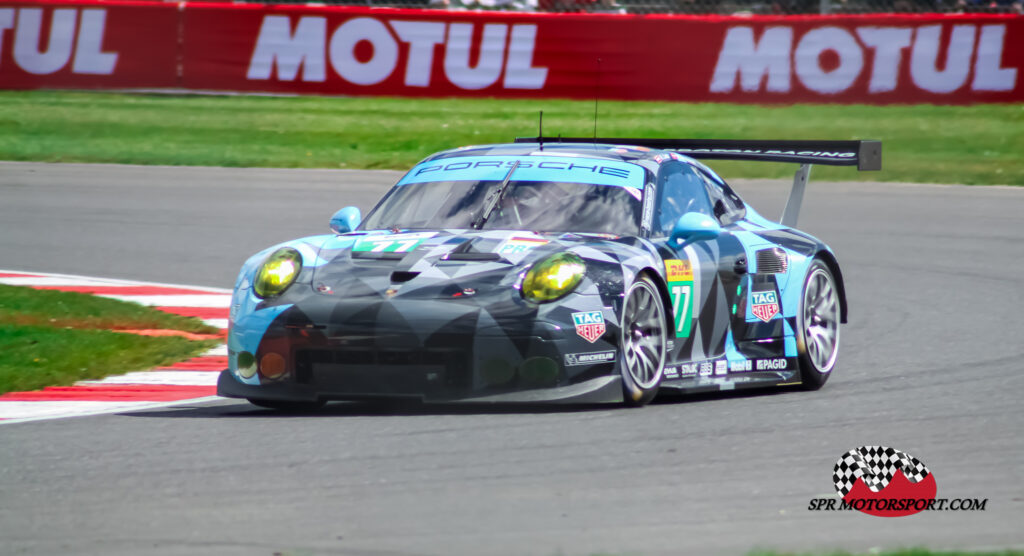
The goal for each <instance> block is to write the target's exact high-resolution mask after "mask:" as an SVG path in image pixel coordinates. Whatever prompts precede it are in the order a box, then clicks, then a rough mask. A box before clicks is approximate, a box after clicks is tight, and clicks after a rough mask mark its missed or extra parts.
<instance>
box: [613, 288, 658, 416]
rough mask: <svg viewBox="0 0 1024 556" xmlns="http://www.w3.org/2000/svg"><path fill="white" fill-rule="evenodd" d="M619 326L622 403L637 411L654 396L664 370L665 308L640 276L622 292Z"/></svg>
mask: <svg viewBox="0 0 1024 556" xmlns="http://www.w3.org/2000/svg"><path fill="white" fill-rule="evenodd" d="M619 322H620V324H621V326H620V328H619V330H620V332H619V334H620V337H619V351H620V352H621V355H620V356H619V368H620V369H621V372H622V399H623V401H624V402H625V403H626V405H628V406H633V407H639V406H642V405H645V404H647V403H648V402H650V401H651V400H653V399H654V396H656V395H657V394H658V387H659V385H661V375H662V371H663V370H664V367H665V337H666V329H667V327H666V324H665V323H666V321H665V306H664V303H663V302H662V300H661V295H660V294H659V293H658V288H657V286H655V285H654V282H652V281H651V279H650V278H648V277H646V276H643V277H641V278H640V279H639V280H637V281H636V282H634V283H633V285H632V286H630V287H629V289H628V290H626V295H625V297H624V298H623V302H622V318H621V319H620V321H619Z"/></svg>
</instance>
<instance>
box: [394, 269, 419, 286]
mask: <svg viewBox="0 0 1024 556" xmlns="http://www.w3.org/2000/svg"><path fill="white" fill-rule="evenodd" d="M419 275H420V273H419V272H410V271H408V270H396V271H394V272H392V273H391V283H392V284H401V283H402V282H408V281H409V280H412V279H413V278H415V277H417V276H419Z"/></svg>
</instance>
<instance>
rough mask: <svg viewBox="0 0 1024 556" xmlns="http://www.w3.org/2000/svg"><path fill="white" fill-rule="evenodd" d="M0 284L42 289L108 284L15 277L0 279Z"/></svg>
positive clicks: (66, 279) (48, 277)
mask: <svg viewBox="0 0 1024 556" xmlns="http://www.w3.org/2000/svg"><path fill="white" fill-rule="evenodd" d="M0 284H7V285H8V286H42V287H57V286H109V285H111V284H110V283H109V282H105V281H103V280H89V279H86V278H62V277H59V276H42V277H34V276H26V277H21V276H16V277H3V278H0Z"/></svg>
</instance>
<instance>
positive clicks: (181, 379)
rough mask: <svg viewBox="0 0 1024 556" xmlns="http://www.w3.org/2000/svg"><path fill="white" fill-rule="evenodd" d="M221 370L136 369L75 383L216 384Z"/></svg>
mask: <svg viewBox="0 0 1024 556" xmlns="http://www.w3.org/2000/svg"><path fill="white" fill-rule="evenodd" d="M219 376H220V371H135V372H132V373H126V374H123V375H115V376H108V377H106V378H102V379H99V380H80V381H78V382H76V383H75V384H154V385H167V386H216V385H217V377H219Z"/></svg>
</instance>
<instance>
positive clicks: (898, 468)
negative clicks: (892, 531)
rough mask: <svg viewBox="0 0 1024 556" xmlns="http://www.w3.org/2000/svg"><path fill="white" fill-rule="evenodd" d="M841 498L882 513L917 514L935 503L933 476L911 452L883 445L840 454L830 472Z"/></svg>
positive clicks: (867, 510) (869, 512)
mask: <svg viewBox="0 0 1024 556" xmlns="http://www.w3.org/2000/svg"><path fill="white" fill-rule="evenodd" d="M832 479H833V480H834V481H835V484H836V490H837V491H838V492H839V495H840V496H842V497H843V502H844V503H845V504H846V505H848V506H850V507H852V508H853V509H855V510H858V511H861V512H864V513H866V514H870V515H876V516H881V517H899V516H904V515H912V514H916V513H918V512H920V511H923V510H925V509H928V508H929V506H933V505H934V503H935V493H936V491H937V488H938V487H937V486H936V485H935V477H934V476H933V475H932V474H931V472H930V471H928V468H927V467H925V465H924V463H922V462H921V461H920V460H918V459H917V458H915V457H914V456H912V455H910V454H908V453H906V452H901V451H900V450H897V449H895V448H888V447H886V446H861V447H859V448H855V449H853V450H850V451H849V452H846V453H845V454H843V457H841V458H839V461H837V462H836V466H835V470H834V472H833V474H832Z"/></svg>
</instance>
